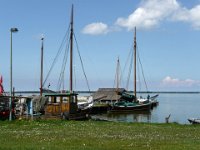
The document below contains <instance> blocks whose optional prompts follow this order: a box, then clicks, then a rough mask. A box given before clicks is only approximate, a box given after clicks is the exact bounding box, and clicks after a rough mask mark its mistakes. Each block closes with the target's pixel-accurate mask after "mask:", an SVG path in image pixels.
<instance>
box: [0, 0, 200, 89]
mask: <svg viewBox="0 0 200 150" xmlns="http://www.w3.org/2000/svg"><path fill="white" fill-rule="evenodd" d="M72 4H73V5H74V32H75V36H76V39H77V43H78V49H79V51H80V54H81V58H82V61H83V64H84V69H85V73H86V75H87V79H88V82H89V86H90V90H97V89H98V88H105V87H111V88H112V87H115V84H114V81H115V73H116V64H117V58H118V57H119V59H120V64H121V68H122V69H121V70H123V68H124V66H125V64H126V60H127V58H128V55H129V52H130V50H131V49H132V47H133V38H134V27H136V28H137V47H138V50H139V55H140V60H141V62H142V66H143V71H144V76H145V79H146V82H147V85H148V90H149V91H200V68H199V63H200V59H199V58H200V44H199V39H200V0H189V1H188V0H101V1H99V0H59V1H58V0H51V1H49V0H42V1H41V0H29V1H27V0H18V1H15V0H0V75H2V76H3V85H4V89H5V90H6V91H9V89H10V88H9V86H10V84H9V83H10V38H11V36H10V28H12V27H16V28H18V29H19V32H17V33H13V86H14V87H15V89H16V90H17V91H19V90H39V86H40V50H41V40H40V38H41V37H42V36H44V78H45V77H46V75H47V73H48V71H49V69H50V67H51V64H52V63H53V60H54V58H55V56H56V54H57V51H58V50H59V47H60V45H61V42H62V40H63V37H64V35H65V33H66V32H67V29H68V26H69V23H70V13H71V6H72ZM74 43H75V42H74ZM74 47H75V48H76V47H77V46H74ZM74 51H75V52H74V57H75V58H74V60H75V61H74V72H75V73H74V74H75V79H74V80H75V81H74V87H75V90H88V88H87V84H86V81H85V78H84V74H83V72H82V68H81V64H80V62H79V59H78V53H77V50H74ZM63 54H64V50H63V53H61V56H60V57H59V58H58V62H57V63H56V65H55V66H54V68H53V70H52V72H51V74H50V76H49V78H48V80H47V83H46V84H45V87H47V86H48V84H49V83H50V84H51V86H50V88H51V89H56V86H57V82H58V78H59V74H60V70H61V66H62V59H63ZM126 66H128V65H126ZM68 68H69V67H68V65H66V73H65V88H66V89H68V87H69V86H68V85H69V82H68V79H69V75H68V72H69V71H68V70H69V69H68ZM126 72H128V71H126ZM122 74H123V71H122ZM124 74H125V73H124ZM123 76H124V77H125V75H123ZM125 80H126V79H122V80H121V82H122V83H121V85H120V86H121V87H125V84H126V83H125V82H126V81H125ZM130 82H133V79H132V76H131V77H130ZM138 83H139V81H138ZM131 85H132V83H130V87H129V89H130V90H132V89H133V87H132V86H131ZM142 90H145V89H143V88H142Z"/></svg>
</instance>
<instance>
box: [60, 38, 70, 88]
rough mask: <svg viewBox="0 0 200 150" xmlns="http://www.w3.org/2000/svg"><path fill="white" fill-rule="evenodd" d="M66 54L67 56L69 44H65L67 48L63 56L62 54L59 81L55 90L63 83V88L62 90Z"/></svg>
mask: <svg viewBox="0 0 200 150" xmlns="http://www.w3.org/2000/svg"><path fill="white" fill-rule="evenodd" d="M68 43H69V42H68ZM68 54H69V44H67V47H66V49H65V54H64V58H63V63H62V67H61V72H60V76H59V80H58V85H57V90H60V89H61V85H62V83H63V88H64V73H65V68H66V64H67V58H68ZM63 90H64V89H63Z"/></svg>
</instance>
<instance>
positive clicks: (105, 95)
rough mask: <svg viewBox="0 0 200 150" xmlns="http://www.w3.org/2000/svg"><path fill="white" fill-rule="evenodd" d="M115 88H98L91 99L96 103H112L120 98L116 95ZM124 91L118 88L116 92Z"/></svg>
mask: <svg viewBox="0 0 200 150" xmlns="http://www.w3.org/2000/svg"><path fill="white" fill-rule="evenodd" d="M116 90H117V89H116V88H99V89H98V91H97V92H95V93H94V94H93V99H94V100H96V101H98V100H101V101H108V100H110V101H112V100H118V99H119V98H120V97H121V96H120V95H118V94H117V91H116ZM123 91H125V89H124V88H118V92H123Z"/></svg>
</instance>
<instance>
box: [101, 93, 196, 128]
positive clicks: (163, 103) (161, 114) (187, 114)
mask: <svg viewBox="0 0 200 150" xmlns="http://www.w3.org/2000/svg"><path fill="white" fill-rule="evenodd" d="M158 101H159V105H158V106H157V107H155V108H154V109H153V110H152V111H151V112H150V113H137V114H133V113H129V114H125V113H124V114H119V113H107V114H102V115H100V117H102V118H104V119H108V120H112V121H122V122H152V123H164V122H165V117H167V116H169V114H171V116H170V118H169V122H177V123H180V124H188V123H189V122H188V120H187V119H188V118H200V94H159V97H158Z"/></svg>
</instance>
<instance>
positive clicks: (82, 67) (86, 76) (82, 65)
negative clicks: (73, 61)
mask: <svg viewBox="0 0 200 150" xmlns="http://www.w3.org/2000/svg"><path fill="white" fill-rule="evenodd" d="M74 39H75V42H76V47H77V51H78V55H79V58H80V61H81V67H82V71H83V74H84V76H85V79H86V84H87V87H88V90H89V93H90V87H89V82H88V79H87V76H86V73H85V69H84V66H83V60H82V58H81V54H80V51H79V47H78V42H77V40H76V36H75V34H74Z"/></svg>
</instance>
